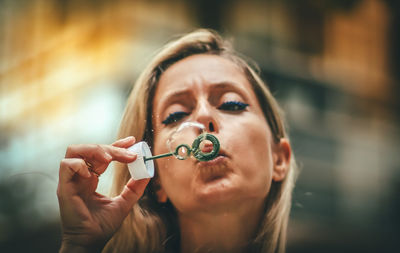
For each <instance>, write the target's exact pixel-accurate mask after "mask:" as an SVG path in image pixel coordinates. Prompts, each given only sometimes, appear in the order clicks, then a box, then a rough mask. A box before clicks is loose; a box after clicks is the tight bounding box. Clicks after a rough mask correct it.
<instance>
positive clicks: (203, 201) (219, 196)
mask: <svg viewBox="0 0 400 253" xmlns="http://www.w3.org/2000/svg"><path fill="white" fill-rule="evenodd" d="M232 177H233V175H225V176H220V177H214V178H209V180H208V181H200V182H198V184H197V185H196V189H195V198H196V200H197V201H196V202H198V203H199V204H200V205H201V207H202V208H206V209H207V210H210V209H214V208H218V209H220V208H221V207H222V208H223V209H226V208H228V207H230V206H231V204H233V203H237V201H238V200H239V199H238V197H239V196H240V194H239V190H240V189H239V188H240V187H235V184H234V182H233V181H232Z"/></svg>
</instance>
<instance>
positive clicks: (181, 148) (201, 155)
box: [143, 133, 220, 162]
mask: <svg viewBox="0 0 400 253" xmlns="http://www.w3.org/2000/svg"><path fill="white" fill-rule="evenodd" d="M205 140H208V141H210V142H211V143H212V144H213V149H212V150H211V151H210V152H208V153H205V152H203V151H202V150H201V148H200V144H201V142H203V141H205ZM219 148H220V144H219V141H218V139H217V137H215V136H214V135H212V134H209V133H204V134H200V135H199V136H197V137H196V139H194V141H193V143H192V147H190V146H189V145H187V144H180V145H178V146H177V147H176V149H175V151H173V152H170V153H165V154H161V155H155V156H150V157H143V160H144V161H145V162H146V161H149V160H155V159H159V158H163V157H169V156H175V157H176V158H177V159H179V160H186V159H187V158H188V157H190V155H191V154H192V155H193V156H194V157H195V158H196V159H197V160H199V161H201V162H203V161H210V160H212V159H214V158H215V157H217V156H218V152H219ZM180 154H186V155H185V156H183V155H180Z"/></svg>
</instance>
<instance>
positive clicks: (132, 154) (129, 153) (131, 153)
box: [126, 149, 137, 156]
mask: <svg viewBox="0 0 400 253" xmlns="http://www.w3.org/2000/svg"><path fill="white" fill-rule="evenodd" d="M126 153H127V154H128V155H129V156H136V155H137V154H136V153H135V152H133V151H131V150H129V149H127V150H126Z"/></svg>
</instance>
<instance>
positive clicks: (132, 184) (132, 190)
mask: <svg viewBox="0 0 400 253" xmlns="http://www.w3.org/2000/svg"><path fill="white" fill-rule="evenodd" d="M149 181H150V178H146V179H141V180H134V179H133V178H131V179H130V180H129V181H128V183H127V184H126V185H125V187H124V189H123V190H122V192H121V194H120V195H119V196H117V197H116V202H117V203H118V204H119V205H120V207H121V208H122V210H123V211H124V212H126V213H127V212H129V210H130V209H131V208H132V206H133V205H134V204H135V203H136V202H137V201H138V200H139V199H140V197H141V196H142V195H143V193H144V189H145V188H146V186H147V184H148V183H149Z"/></svg>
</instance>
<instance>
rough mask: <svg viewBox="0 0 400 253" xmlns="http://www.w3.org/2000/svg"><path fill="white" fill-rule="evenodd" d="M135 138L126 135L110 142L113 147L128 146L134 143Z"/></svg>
mask: <svg viewBox="0 0 400 253" xmlns="http://www.w3.org/2000/svg"><path fill="white" fill-rule="evenodd" d="M135 141H136V139H135V137H133V136H128V137H125V138H123V139H120V140H117V141H115V142H114V143H113V144H111V145H112V146H114V147H119V148H129V147H130V146H132V145H133V144H134V143H135Z"/></svg>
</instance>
